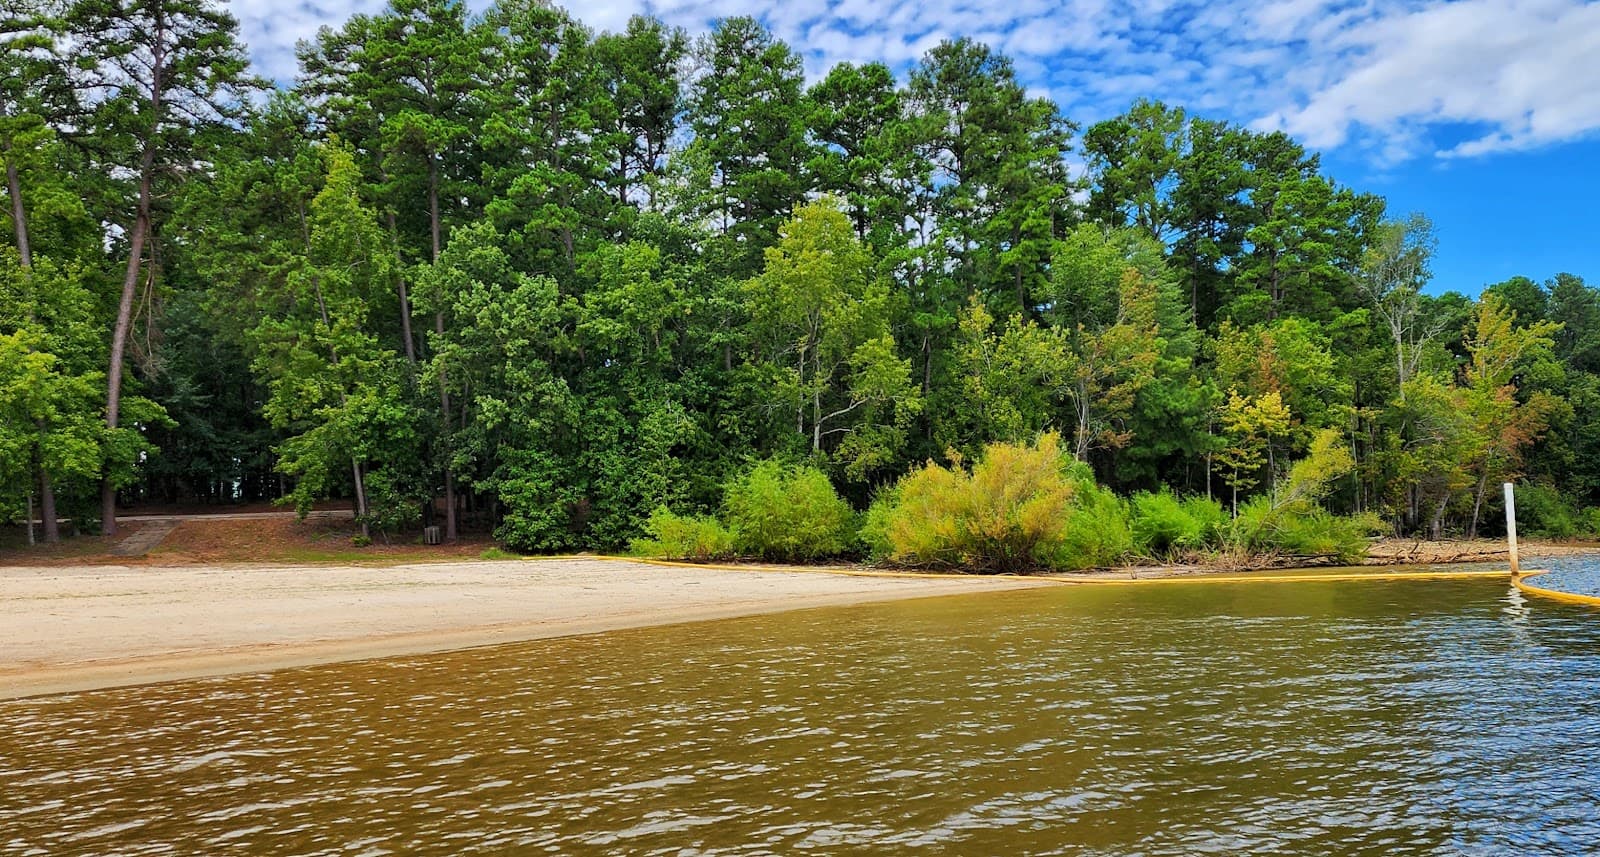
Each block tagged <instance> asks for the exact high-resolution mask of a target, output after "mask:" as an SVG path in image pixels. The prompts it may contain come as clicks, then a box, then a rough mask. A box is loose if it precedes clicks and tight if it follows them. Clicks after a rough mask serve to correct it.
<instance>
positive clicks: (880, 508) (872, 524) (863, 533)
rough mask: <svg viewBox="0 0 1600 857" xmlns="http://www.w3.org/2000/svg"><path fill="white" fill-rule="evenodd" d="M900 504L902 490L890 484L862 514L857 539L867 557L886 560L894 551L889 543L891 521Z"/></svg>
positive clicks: (875, 560) (874, 559) (873, 559)
mask: <svg viewBox="0 0 1600 857" xmlns="http://www.w3.org/2000/svg"><path fill="white" fill-rule="evenodd" d="M899 505H900V491H899V489H897V488H895V487H894V486H890V487H887V488H884V489H882V490H880V491H879V492H878V493H877V495H875V496H874V497H873V498H872V505H870V506H868V507H867V511H866V513H865V514H863V515H862V516H861V526H860V528H859V529H858V530H857V532H856V541H857V542H858V543H859V544H860V545H861V549H862V552H863V553H865V554H866V557H867V559H869V560H872V561H874V562H877V561H880V560H886V559H888V558H889V555H890V554H892V553H893V552H894V546H893V545H891V544H890V543H889V521H890V520H891V519H892V518H893V516H894V512H895V509H896V508H898V507H899Z"/></svg>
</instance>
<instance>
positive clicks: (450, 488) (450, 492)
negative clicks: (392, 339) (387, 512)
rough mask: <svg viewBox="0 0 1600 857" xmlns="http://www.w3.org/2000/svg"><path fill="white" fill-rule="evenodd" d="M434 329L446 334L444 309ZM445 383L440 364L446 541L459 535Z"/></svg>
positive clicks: (440, 409)
mask: <svg viewBox="0 0 1600 857" xmlns="http://www.w3.org/2000/svg"><path fill="white" fill-rule="evenodd" d="M433 330H434V332H435V333H437V334H439V335H440V336H443V335H444V312H443V311H442V310H441V311H440V312H438V313H436V314H434V316H433ZM445 384H446V377H445V369H444V367H443V366H440V367H439V414H440V416H441V417H442V418H443V420H444V423H443V429H444V438H445V441H444V447H445V450H444V451H445V456H446V458H445V462H444V538H445V541H451V542H453V541H455V540H456V537H457V536H456V473H455V469H454V468H453V467H451V466H450V460H449V453H450V449H449V447H450V442H449V437H450V430H451V429H450V426H451V420H450V390H449V389H448V388H447V387H446V386H445Z"/></svg>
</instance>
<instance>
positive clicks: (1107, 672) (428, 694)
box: [0, 581, 1600, 855]
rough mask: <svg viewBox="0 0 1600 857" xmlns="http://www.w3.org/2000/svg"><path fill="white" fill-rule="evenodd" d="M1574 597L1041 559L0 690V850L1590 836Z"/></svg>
mask: <svg viewBox="0 0 1600 857" xmlns="http://www.w3.org/2000/svg"><path fill="white" fill-rule="evenodd" d="M1597 619H1600V617H1597V616H1596V615H1595V613H1594V612H1593V611H1588V610H1585V609H1583V608H1574V607H1566V606H1563V605H1560V604H1555V603H1548V604H1547V603H1539V604H1537V605H1534V606H1532V608H1531V609H1530V606H1529V605H1528V604H1526V603H1524V602H1522V601H1521V600H1520V599H1519V596H1517V595H1516V594H1515V593H1511V594H1509V595H1508V594H1507V590H1506V587H1505V584H1504V583H1503V582H1493V581H1472V582H1440V581H1424V582H1386V583H1381V582H1360V583H1304V584H1292V585H1264V584H1258V585H1249V584H1241V585H1232V584H1209V585H1189V584H1184V585H1168V586H1155V587H1126V588H1074V589H1068V588H1057V589H1051V590H1045V591H1030V592H1018V593H1007V594H999V595H994V594H990V595H982V596H973V597H960V598H944V599H933V600H925V601H920V602H905V603H900V604H891V605H877V606H870V607H860V608H852V609H839V610H822V611H809V612H804V613H795V614H789V615H783V616H769V617H760V618H751V619H744V620H734V621H727V622H718V623H712V624H700V625H689V626H680V627H676V628H658V629H651V630H641V631H633V632H622V633H614V634H607V635H603V636H597V637H589V638H579V639H571V640H557V641H546V642H540V643H534V644H523V645H516V646H504V647H498V648H492V649H481V650H476V651H471V652H463V653H455V654H449V655H440V656H431V657H419V658H408V659H401V660H389V661H375V662H368V663H362V664H346V665H338V666H329V667H319V668H312V669H302V670H292V671H284V672H278V673H272V674H263V675H253V676H246V677H235V678H229V679H216V680H207V681H196V682H186V683H178V684H169V685H162V686H153V687H145V688H135V689H127V690H121V691H112V692H103V693H93V694H81V695H76V696H65V697H53V698H45V699H37V700H25V701H20V702H9V703H0V853H3V854H49V855H56V854H72V853H83V854H147V853H178V854H194V853H220V852H224V851H233V852H237V853H245V854H385V853H392V854H464V853H508V852H509V853H539V852H548V853H584V854H712V853H717V854H734V853H738V854H771V853H776V854H792V853H819V854H820V853H829V854H832V853H860V854H889V853H929V854H1051V853H1065V854H1107V855H1110V854H1117V855H1123V854H1151V855H1165V854H1171V855H1179V854H1207V853H1209V854H1231V853H1236V852H1242V851H1249V852H1256V853H1306V854H1372V855H1378V854H1384V855H1388V854H1404V853H1429V854H1461V853H1466V854H1506V853H1515V854H1579V853H1586V852H1588V851H1589V849H1590V848H1591V847H1592V846H1593V844H1594V843H1595V842H1596V841H1600V818H1597V814H1596V812H1595V808H1596V807H1595V796H1596V795H1597V794H1600V761H1597V760H1600V620H1597Z"/></svg>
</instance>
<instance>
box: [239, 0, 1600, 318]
mask: <svg viewBox="0 0 1600 857" xmlns="http://www.w3.org/2000/svg"><path fill="white" fill-rule="evenodd" d="M469 2H470V3H471V5H472V6H473V7H474V8H481V7H482V6H483V5H484V2H485V0H469ZM382 6H383V3H382V2H381V0H300V2H298V3H294V4H293V5H290V4H285V3H283V2H281V0H234V2H233V5H232V8H233V11H234V13H235V14H236V15H238V17H239V18H240V21H241V24H242V25H243V28H244V36H245V39H246V41H247V42H248V43H249V44H250V47H251V51H252V54H253V55H254V56H255V58H256V61H257V63H258V65H260V66H261V69H262V71H263V72H264V73H265V74H267V75H269V76H271V77H274V78H277V79H280V80H288V79H291V78H292V77H293V76H294V72H295V68H294V53H293V50H294V43H295V41H296V39H299V38H304V37H308V36H310V35H311V34H313V33H314V32H315V31H316V28H317V27H318V26H320V25H323V24H332V25H335V26H336V25H338V24H339V22H341V21H343V20H344V19H345V18H346V17H348V16H349V15H350V14H352V13H354V12H374V11H377V10H379V9H381V8H382ZM568 8H569V9H570V10H571V11H572V12H573V13H574V14H576V15H577V16H578V17H579V18H580V19H582V20H584V21H585V22H587V23H588V24H590V25H591V26H593V27H595V28H596V29H618V28H620V27H622V26H623V25H624V24H625V23H626V22H627V19H628V16H630V15H633V14H638V13H644V14H653V15H655V16H657V17H659V18H661V19H662V20H664V21H666V22H667V23H669V24H673V25H677V26H681V27H683V28H685V29H686V30H688V31H689V32H691V33H700V32H703V31H704V30H705V29H706V28H707V26H708V25H709V24H710V22H711V21H713V20H715V19H717V18H720V17H726V16H729V15H741V14H748V15H755V16H757V17H759V18H762V19H763V20H765V21H766V22H767V24H768V25H769V26H770V27H772V29H773V30H774V31H775V32H776V33H777V34H778V35H779V36H780V37H781V38H783V39H784V40H785V41H787V42H788V43H789V44H790V45H791V46H793V47H795V48H796V49H797V50H799V51H800V52H801V53H802V54H803V55H804V56H805V58H806V66H807V72H808V74H810V75H812V76H816V75H819V74H820V73H821V72H823V71H825V70H826V69H827V68H828V67H829V66H830V65H832V64H833V63H835V62H839V61H844V60H848V61H852V62H864V61H872V60H878V61H882V62H885V63H887V64H889V65H890V66H891V67H893V68H895V69H897V70H899V71H901V72H903V71H904V70H905V69H906V68H908V67H909V66H910V65H911V64H912V63H914V62H915V61H916V59H917V58H918V57H920V56H921V55H922V54H923V52H925V51H926V50H927V49H928V48H929V47H932V46H933V45H935V44H937V43H938V42H939V41H940V40H941V39H944V38H952V37H956V36H971V37H973V38H977V39H980V40H982V41H985V42H988V43H989V44H991V45H993V46H994V47H996V48H998V49H1000V50H1001V51H1003V52H1004V53H1006V54H1008V55H1010V56H1011V57H1012V58H1013V60H1014V61H1015V62H1016V65H1017V70H1018V73H1019V75H1020V76H1021V78H1022V80H1023V81H1024V82H1025V83H1026V84H1027V85H1028V86H1029V87H1030V88H1031V89H1033V90H1034V92H1035V93H1036V94H1039V95H1048V96H1050V97H1051V98H1053V99H1055V101H1056V102H1057V103H1058V104H1060V105H1061V107H1062V110H1063V112H1065V113H1066V115H1067V116H1069V117H1070V118H1072V119H1074V120H1077V121H1079V122H1080V123H1083V124H1085V125H1087V124H1089V123H1092V122H1094V121H1097V120H1099V119H1104V118H1106V117H1108V116H1111V115H1114V114H1116V113H1118V112H1120V111H1122V110H1123V109H1125V108H1126V107H1127V106H1128V105H1129V104H1130V103H1132V101H1133V100H1134V99H1136V98H1141V97H1146V98H1156V99H1160V100H1163V101H1166V102H1168V103H1169V104H1174V105H1181V106H1183V107H1185V108H1187V109H1188V110H1189V111H1190V112H1191V113H1196V114H1200V115H1204V116H1208V117H1214V118H1223V119H1228V120H1231V121H1234V122H1238V123H1240V124H1244V125H1248V126H1251V127H1254V128H1258V129H1263V130H1278V129H1281V130H1284V131H1287V132H1289V133H1290V134H1292V135H1294V136H1295V137H1296V138H1297V139H1299V140H1301V141H1302V142H1304V143H1306V144H1307V145H1308V146H1309V147H1311V148H1313V149H1317V150H1319V151H1322V152H1323V153H1324V164H1325V166H1326V168H1327V172H1329V173H1330V174H1331V175H1333V176H1334V177H1335V178H1337V179H1339V180H1340V181H1341V182H1343V183H1345V184H1348V185H1351V186H1354V187H1356V188H1358V189H1361V190H1368V191H1373V192H1376V193H1381V194H1383V195H1384V196H1386V197H1388V199H1389V203H1390V210H1391V211H1392V212H1394V213H1395V214H1397V215H1403V214H1405V213H1407V212H1410V211H1421V212H1423V213H1425V214H1427V215H1428V216H1429V217H1431V218H1432V219H1433V221H1434V223H1435V225H1436V226H1437V228H1438V233H1439V239H1440V247H1439V256H1438V258H1437V259H1436V262H1435V265H1434V270H1435V281H1434V290H1441V289H1447V288H1448V289H1456V290H1458V291H1463V292H1467V293H1469V294H1476V293H1477V291H1478V290H1479V289H1480V288H1481V287H1482V286H1483V285H1484V284H1486V283H1491V282H1496V281H1499V280H1502V279H1505V278H1506V277H1509V276H1512V275H1515V274H1523V275H1526V276H1530V277H1533V278H1535V279H1539V280H1543V279H1546V278H1548V277H1550V276H1552V275H1554V274H1555V273H1557V272H1558V271H1570V272H1572V273H1576V274H1580V275H1584V276H1586V277H1587V278H1589V279H1590V280H1591V281H1595V282H1596V283H1597V284H1600V234H1597V233H1600V213H1597V210H1596V200H1597V199H1600V0H1454V2H1440V0H1433V2H1426V0H1211V2H1204V0H1201V2H1192V0H1002V2H981V0H980V2H970V1H969V2H963V0H780V2H773V0H766V2H758V0H615V1H614V2H612V1H611V0H574V2H572V3H570V4H569V5H568Z"/></svg>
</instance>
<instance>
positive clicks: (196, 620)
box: [0, 558, 1050, 699]
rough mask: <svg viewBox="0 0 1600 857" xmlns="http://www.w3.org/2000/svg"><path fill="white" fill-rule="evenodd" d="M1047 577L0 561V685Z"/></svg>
mask: <svg viewBox="0 0 1600 857" xmlns="http://www.w3.org/2000/svg"><path fill="white" fill-rule="evenodd" d="M1048 585H1050V584H1049V583H1047V582H1045V581H1037V580H1027V579H1022V578H994V577H965V576H948V577H918V576H904V577H901V576H871V575H859V574H830V573H825V572H819V571H815V570H811V571H802V570H796V571H784V570H761V571H750V570H726V569H707V568H694V567H663V566H657V565H645V564H641V563H632V562H615V561H603V560H599V559H586V558H576V559H565V560H546V561H538V562H528V561H506V562H465V563H434V564H415V565H402V566H394V567H388V568H369V567H357V566H302V567H273V566H243V565H241V566H220V567H194V566H190V567H169V568H151V567H136V568H135V567H118V566H80V567H41V568H17V567H14V568H0V699H15V698H20V697H26V696H39V695H46V694H57V693H71V692H79V691H87V690H96V689H104V688H111V687H121V686H126V685H135V684H147V683H152V682H161V681H173V680H179V679H188V678H202V677H207V676H218V675H228V674H236V673H249V672H261V671H268V670H275V669H283V668H288V667H296V666H310V665H315V664H325V663H334V662H340V661H352V660H365V659H368V658H379V657H393V656H401V655H411V654H423V653H430V652H442V651H452V650H458V649H467V648H474V647H478V646H487V645H498V644H502V643H511V642H521V641H527V640H538V639H548V638H552V637H563V636H574V635H580V634H592V633H599V632H603V631H614V630H622V629H626V628H640V627H648V626H655V625H670V624H679V623H684V622H695V621H704V620H710V619H722V618H733V617H736V616H750V615H759V614H763V613H775V612H781V611H786V610H798V609H806V608H813V607H827V606H844V605H851V604H866V603H871V602H877V601H888V600H899V599H906V598H920V597H929V596H938V595H954V594H962V593H972V592H988V591H997V590H1008V589H1023V588H1029V587H1036V586H1048Z"/></svg>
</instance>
